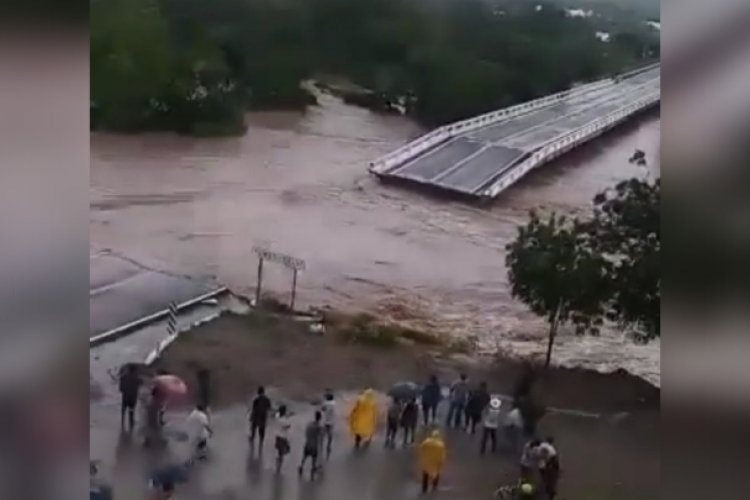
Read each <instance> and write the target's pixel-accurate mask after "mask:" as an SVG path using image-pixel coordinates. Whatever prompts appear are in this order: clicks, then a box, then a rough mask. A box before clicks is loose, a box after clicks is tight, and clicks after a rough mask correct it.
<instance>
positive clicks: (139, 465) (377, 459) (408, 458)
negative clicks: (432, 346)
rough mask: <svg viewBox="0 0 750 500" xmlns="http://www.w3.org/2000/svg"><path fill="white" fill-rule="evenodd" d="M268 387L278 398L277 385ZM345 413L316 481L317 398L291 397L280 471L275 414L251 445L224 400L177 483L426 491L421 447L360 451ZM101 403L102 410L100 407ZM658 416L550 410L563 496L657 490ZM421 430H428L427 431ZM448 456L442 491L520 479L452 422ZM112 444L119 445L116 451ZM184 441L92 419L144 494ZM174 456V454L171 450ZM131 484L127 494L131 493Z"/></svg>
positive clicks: (174, 425)
mask: <svg viewBox="0 0 750 500" xmlns="http://www.w3.org/2000/svg"><path fill="white" fill-rule="evenodd" d="M271 396H272V397H273V398H274V399H275V400H276V401H278V399H277V398H278V397H279V395H278V394H276V393H272V394H271ZM339 398H340V400H339V402H338V404H339V413H340V415H339V419H338V424H337V428H336V436H335V441H334V452H333V454H332V456H331V458H330V460H328V461H327V462H326V463H325V465H324V468H323V473H322V475H321V476H320V477H319V478H318V479H316V480H315V481H314V482H311V481H310V480H309V479H308V477H304V478H302V479H300V478H299V477H298V474H297V471H296V469H297V465H298V464H299V459H300V452H301V442H302V432H303V429H304V426H305V424H306V423H307V422H308V421H309V420H310V418H311V414H312V411H313V407H312V405H310V404H307V403H300V402H297V403H295V402H292V403H288V404H289V406H290V408H291V409H292V411H293V412H295V415H293V418H292V424H293V432H292V435H291V443H292V451H291V453H290V455H289V456H288V459H287V462H286V463H285V464H284V469H283V471H282V474H281V475H280V476H277V475H276V474H275V473H274V470H273V467H274V464H273V457H274V452H273V449H272V442H273V435H274V432H275V424H273V423H271V424H269V437H267V442H266V449H265V453H264V454H263V455H262V456H259V455H258V454H257V453H255V454H252V455H251V454H250V452H249V447H248V444H247V440H246V426H247V422H246V413H245V409H244V408H241V407H236V408H232V409H227V410H222V411H220V412H218V413H216V414H215V415H213V417H212V425H213V427H214V430H215V437H214V438H213V439H212V441H211V443H210V455H209V458H208V460H207V461H206V462H203V463H200V464H198V465H197V466H196V467H195V468H194V469H193V470H192V472H191V476H190V479H189V482H188V484H186V485H182V486H180V489H179V490H178V494H179V498H181V499H182V498H184V499H190V500H199V499H200V500H208V499H230V498H232V499H235V498H253V499H258V500H310V499H319V500H350V499H352V498H360V499H363V500H402V499H404V500H405V499H412V498H418V497H419V496H420V492H419V483H418V481H417V479H418V471H417V468H416V467H417V465H416V449H415V448H414V447H406V448H403V447H402V446H400V445H399V447H398V449H396V450H386V449H384V447H383V435H382V431H381V432H380V433H379V434H378V435H377V436H376V438H375V440H374V441H373V444H372V445H371V446H370V448H369V449H366V450H362V451H355V450H353V447H352V442H351V439H350V437H349V436H348V435H347V434H346V432H345V429H344V422H345V412H346V410H348V408H349V406H350V404H351V398H352V396H351V395H343V396H341V395H340V396H339ZM94 411H97V410H96V409H94ZM167 418H168V432H167V433H168V435H174V433H173V432H172V431H174V430H177V429H180V428H181V426H182V422H183V421H184V418H185V415H184V414H182V413H171V414H169V415H168V417H167ZM657 423H658V422H657V421H656V419H653V420H652V421H650V422H649V423H647V424H646V425H645V426H640V427H639V426H636V424H633V423H629V424H624V425H621V426H618V425H615V424H612V423H611V422H610V421H609V420H608V419H606V418H602V419H592V418H575V417H565V416H559V415H558V416H550V417H548V419H547V420H545V422H544V425H543V432H545V433H554V434H555V436H556V438H557V441H558V449H559V450H560V452H561V456H562V457H563V459H562V463H563V469H564V471H565V473H564V475H563V480H562V485H561V488H562V498H608V499H628V498H639V499H641V500H651V499H654V500H655V499H657V498H659V488H658V485H659V480H660V470H659V459H658V457H659V454H658V445H657V443H656V440H655V439H654V438H655V436H656V433H657V432H658V425H657ZM423 432H424V431H423V430H421V431H420V434H422V433H423ZM447 445H448V463H447V465H446V468H445V470H444V474H443V481H442V486H441V487H440V490H439V491H438V494H437V495H436V496H435V498H441V499H446V500H447V499H451V500H459V499H460V500H466V499H469V498H471V499H482V498H490V493H491V492H492V491H493V489H494V488H495V487H497V486H498V485H500V484H506V483H510V482H512V481H514V479H515V477H514V476H515V474H516V470H517V467H516V460H515V458H514V456H513V455H512V454H511V453H497V454H495V455H490V456H486V457H483V458H482V457H480V456H479V453H478V446H479V443H478V440H477V437H472V436H469V435H466V434H464V433H462V432H453V431H450V432H449V433H448V435H447ZM113 450H115V451H114V452H113ZM186 453H187V451H186V448H185V445H184V444H182V443H178V442H176V441H174V440H172V441H171V442H170V451H169V452H168V453H167V454H164V455H162V457H161V458H159V459H155V458H148V457H147V456H146V455H145V452H143V450H141V449H140V447H138V445H137V443H135V444H134V443H133V442H132V441H127V440H120V441H119V442H118V437H117V434H116V433H115V432H113V431H112V428H110V430H109V432H107V431H105V430H103V429H96V428H92V456H93V457H96V458H100V459H102V460H103V464H104V471H105V474H108V475H111V474H112V473H113V472H112V471H116V484H117V486H118V487H119V490H118V492H117V493H118V494H122V495H123V498H130V496H132V497H134V498H138V492H139V491H141V489H142V488H143V485H144V483H145V479H144V478H145V477H146V474H147V472H146V471H147V470H148V466H147V465H146V464H147V463H149V462H150V463H166V462H169V461H170V460H172V461H177V460H180V459H182V458H184V457H185V456H186ZM168 456H170V457H171V459H169V458H166V457H168ZM127 494H130V496H128V495H127Z"/></svg>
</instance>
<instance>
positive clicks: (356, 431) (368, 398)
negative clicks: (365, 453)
mask: <svg viewBox="0 0 750 500" xmlns="http://www.w3.org/2000/svg"><path fill="white" fill-rule="evenodd" d="M377 420H378V404H377V401H375V391H373V390H372V389H367V390H365V391H364V392H362V394H360V396H359V397H358V398H357V402H356V403H354V406H353V407H352V411H351V413H349V430H350V431H351V433H352V435H353V436H354V446H355V448H359V447H360V446H361V444H362V441H365V442H366V443H368V444H369V443H370V441H372V436H373V435H374V434H375V425H376V424H377Z"/></svg>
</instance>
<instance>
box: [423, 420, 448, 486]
mask: <svg viewBox="0 0 750 500" xmlns="http://www.w3.org/2000/svg"><path fill="white" fill-rule="evenodd" d="M445 459H446V449H445V442H444V441H443V438H442V437H441V436H440V432H439V431H432V434H430V436H429V437H428V438H426V439H425V440H424V441H422V444H421V445H419V468H420V470H421V472H422V493H427V491H428V490H429V489H430V488H432V491H435V490H436V489H437V487H438V482H439V481H440V472H441V471H442V470H443V465H444V464H445Z"/></svg>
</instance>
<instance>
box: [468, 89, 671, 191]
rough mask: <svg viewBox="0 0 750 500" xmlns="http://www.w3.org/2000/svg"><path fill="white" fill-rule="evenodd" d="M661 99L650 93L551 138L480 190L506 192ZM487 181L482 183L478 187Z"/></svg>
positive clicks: (655, 93)
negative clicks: (554, 160) (570, 151)
mask: <svg viewBox="0 0 750 500" xmlns="http://www.w3.org/2000/svg"><path fill="white" fill-rule="evenodd" d="M659 100H660V92H658V91H656V92H654V93H651V94H649V95H647V96H644V97H642V98H640V99H637V100H636V101H633V102H632V103H630V104H628V105H626V106H623V107H622V108H620V109H618V110H616V111H614V112H612V113H610V114H609V115H607V116H604V117H602V118H600V119H598V120H596V121H594V122H591V123H589V124H586V125H584V126H583V127H581V128H579V129H577V130H574V131H572V132H567V133H565V134H562V135H560V136H558V137H556V138H553V139H551V140H550V141H549V142H547V143H546V144H545V145H543V146H542V147H540V148H539V149H538V150H537V151H535V152H534V153H532V155H531V156H530V157H529V158H527V159H526V160H524V161H522V162H521V163H519V164H518V165H516V166H515V167H514V168H513V169H512V171H511V172H510V173H507V174H502V175H501V177H500V178H499V179H497V180H496V181H495V182H493V183H492V184H491V185H490V186H489V187H487V188H486V189H484V190H482V191H481V192H480V193H478V194H480V195H481V196H483V197H488V198H494V197H496V196H497V195H498V194H500V193H501V192H502V191H504V190H505V189H507V188H508V187H510V186H511V185H512V184H514V183H515V182H517V181H518V180H519V179H520V178H521V177H523V176H524V175H526V174H527V173H528V172H529V171H530V170H532V169H534V168H536V167H538V166H540V165H541V164H543V163H546V162H547V161H549V160H551V159H553V158H555V157H557V156H559V155H561V154H562V153H565V152H566V151H569V150H570V149H573V148H574V147H576V146H577V145H579V144H581V143H582V142H585V141H587V140H589V139H591V138H592V137H594V136H596V135H598V134H601V133H603V132H604V131H605V130H607V129H608V128H611V127H612V126H614V125H616V124H617V123H619V122H621V121H622V120H624V119H625V118H627V117H628V116H630V115H632V114H634V113H636V112H637V111H640V110H642V109H645V108H646V107H648V106H650V105H652V104H654V103H656V102H658V101H659ZM484 184H486V182H485V183H483V184H480V185H479V186H477V188H476V189H475V191H476V190H479V189H481V187H482V186H483V185H484Z"/></svg>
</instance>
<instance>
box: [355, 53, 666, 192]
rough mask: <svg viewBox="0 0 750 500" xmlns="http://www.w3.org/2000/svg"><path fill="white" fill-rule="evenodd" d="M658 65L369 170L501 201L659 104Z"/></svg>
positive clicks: (476, 122) (459, 130) (517, 110)
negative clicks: (522, 182)
mask: <svg viewBox="0 0 750 500" xmlns="http://www.w3.org/2000/svg"><path fill="white" fill-rule="evenodd" d="M660 77H661V69H660V66H659V65H658V64H657V65H652V66H648V67H645V68H641V69H638V70H635V71H632V72H630V73H627V74H623V75H621V76H620V77H618V78H616V79H605V80H600V81H597V82H593V83H589V84H586V85H581V86H579V87H576V88H573V89H570V90H566V91H564V92H560V93H558V94H553V95H550V96H547V97H543V98H541V99H536V100H533V101H529V102H526V103H522V104H518V105H516V106H512V107H509V108H505V109H501V110H498V111H493V112H491V113H487V114H484V115H480V116H477V117H474V118H470V119H468V120H464V121H460V122H456V123H453V124H450V125H446V126H444V127H440V128H438V129H436V130H433V131H432V132H430V133H428V134H426V135H424V136H422V137H420V138H418V139H416V140H414V141H412V142H410V143H408V144H406V145H404V146H402V147H401V148H399V149H397V150H396V151H393V152H392V153H390V154H388V155H386V156H384V157H382V158H379V159H377V160H375V161H373V162H372V163H370V168H369V170H370V172H372V173H373V174H375V175H377V176H378V177H380V178H381V179H384V180H400V181H405V182H408V183H416V184H423V185H427V186H432V187H436V188H440V189H444V190H448V191H453V192H457V193H461V194H463V195H469V196H472V197H476V198H485V199H487V198H495V197H496V196H497V195H499V194H500V193H501V192H502V191H503V190H505V189H507V188H508V187H509V186H511V185H512V184H514V183H515V182H516V181H518V180H519V179H520V178H521V177H523V176H524V175H526V173H528V172H529V171H530V170H532V169H534V168H536V167H539V166H540V165H543V164H545V163H547V162H548V161H550V160H552V159H553V158H555V157H557V156H559V155H561V154H563V153H565V152H566V151H569V150H570V149H573V148H575V147H576V146H578V145H580V144H583V143H585V142H587V141H589V140H591V139H593V138H594V137H597V136H598V135H600V134H602V133H603V132H605V131H606V130H608V129H610V128H612V127H614V126H615V125H617V124H619V123H621V122H623V121H625V120H627V119H628V118H630V117H631V116H633V115H635V114H636V113H639V112H641V111H643V110H645V109H647V108H650V107H652V106H654V105H656V104H657V103H658V102H659V100H660V80H661V78H660Z"/></svg>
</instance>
